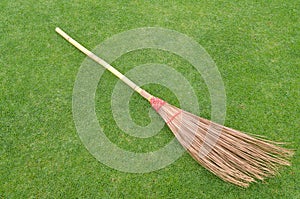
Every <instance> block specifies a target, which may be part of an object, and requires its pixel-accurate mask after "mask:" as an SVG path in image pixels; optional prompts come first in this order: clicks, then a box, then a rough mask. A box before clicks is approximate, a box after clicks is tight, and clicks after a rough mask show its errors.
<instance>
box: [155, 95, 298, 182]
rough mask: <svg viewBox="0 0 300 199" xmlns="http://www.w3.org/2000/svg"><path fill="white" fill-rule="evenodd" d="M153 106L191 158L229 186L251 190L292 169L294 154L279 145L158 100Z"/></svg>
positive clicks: (156, 99)
mask: <svg viewBox="0 0 300 199" xmlns="http://www.w3.org/2000/svg"><path fill="white" fill-rule="evenodd" d="M150 103H151V105H152V107H153V108H154V109H155V110H156V112H157V113H158V114H159V115H160V116H161V117H162V118H163V120H164V121H165V122H166V124H167V125H168V126H169V128H170V129H171V131H172V132H173V133H174V135H175V136H176V138H177V139H178V141H179V142H180V144H181V145H182V146H183V147H184V148H185V149H186V150H187V151H188V152H189V153H190V155H191V156H192V157H193V158H194V159H195V160H196V161H197V162H198V163H199V164H200V165H202V166H203V167H205V168H206V169H208V170H209V171H211V172H212V173H214V174H215V175H217V176H218V177H220V178H221V179H223V180H225V181H227V182H231V183H233V184H236V185H239V186H242V187H248V186H249V184H250V183H251V182H255V181H256V180H263V179H264V178H266V177H269V176H273V175H275V174H276V173H277V172H278V168H279V167H280V166H282V165H290V163H289V161H288V158H289V157H290V156H292V154H293V152H292V151H291V150H288V149H284V148H282V147H280V146H279V145H280V143H277V142H273V141H269V140H265V139H262V138H260V137H258V136H250V135H247V134H245V133H242V132H240V131H237V130H234V129H231V128H228V127H224V126H222V125H220V124H217V123H214V122H211V121H209V120H207V119H204V118H201V117H198V116H196V115H193V114H191V113H188V112H186V111H184V110H181V109H179V108H177V107H175V106H172V105H170V104H168V103H167V102H165V101H163V100H161V99H159V98H156V97H152V98H151V99H150Z"/></svg>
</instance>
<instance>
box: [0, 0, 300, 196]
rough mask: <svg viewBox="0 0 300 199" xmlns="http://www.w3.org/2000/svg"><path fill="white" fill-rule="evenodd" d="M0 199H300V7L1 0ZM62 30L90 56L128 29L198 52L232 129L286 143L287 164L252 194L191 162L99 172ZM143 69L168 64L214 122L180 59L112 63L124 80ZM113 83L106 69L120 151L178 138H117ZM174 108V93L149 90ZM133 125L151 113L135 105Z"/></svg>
mask: <svg viewBox="0 0 300 199" xmlns="http://www.w3.org/2000/svg"><path fill="white" fill-rule="evenodd" d="M0 11H1V12H0V21H1V23H0V55H1V56H0V66H1V70H0V88H1V92H0V110H1V120H0V198H289V199H290V198H300V185H299V184H300V172H299V171H300V166H299V164H300V156H299V149H300V148H299V143H300V136H299V133H300V132H299V129H300V111H299V110H300V108H299V107H300V21H299V18H300V3H299V2H298V1H283V0H273V1H258V2H253V1H250V0H249V1H248V0H247V1H201V2H200V1H199V2H196V1H167V2H161V1H94V0H90V1H78V0H73V1H33V0H27V1H20V0H17V1H9V0H2V1H1V2H0ZM56 26H60V27H61V28H63V29H65V30H66V31H68V32H69V33H70V35H73V36H74V37H76V39H78V40H79V41H80V42H81V43H83V44H85V46H87V47H88V48H90V49H93V48H94V47H95V46H97V45H98V44H99V43H101V42H103V41H104V40H105V39H107V38H109V37H111V36H113V35H115V34H117V33H120V32H123V31H127V30H130V29H134V28H140V27H162V28H167V29H171V30H175V31H178V32H180V33H183V34H186V35H187V36H189V37H190V38H193V39H194V40H195V41H197V42H198V43H199V44H201V45H202V46H203V47H204V48H205V49H206V50H207V52H208V53H209V54H210V56H211V57H212V58H213V60H214V61H215V63H216V65H217V67H218V69H219V71H220V74H221V76H222V79H223V82H224V85H225V89H226V106H227V110H226V121H225V125H226V126H230V127H233V128H236V129H239V130H242V131H246V132H251V133H255V134H259V135H263V136H265V137H267V138H269V139H271V140H276V141H282V142H288V143H289V144H288V145H287V146H286V147H288V148H292V149H294V150H295V155H294V157H293V158H292V166H291V167H286V168H283V169H282V170H281V172H280V174H281V175H279V176H277V177H274V178H270V179H267V180H266V181H264V182H258V183H256V184H253V185H251V186H250V187H249V188H248V189H243V188H239V187H236V186H234V185H231V184H228V183H225V182H223V181H221V180H220V179H219V178H217V177H215V176H214V175H213V174H211V173H209V172H208V171H206V170H205V169H203V168H202V167H201V166H199V165H198V164H197V163H196V162H195V161H194V160H193V159H192V158H191V157H190V156H189V155H188V154H184V155H183V156H182V157H180V158H179V159H178V160H177V161H176V162H174V163H173V164H171V165H169V166H167V167H165V168H163V169H160V170H157V171H153V172H150V173H142V174H133V173H126V172H121V171H118V170H115V169H112V168H110V167H108V166H106V165H104V164H102V163H99V162H98V161H97V160H96V159H95V158H94V157H93V156H92V155H91V154H90V153H89V152H88V151H87V150H86V148H85V146H84V145H83V144H82V142H81V140H80V138H79V136H78V135H77V132H76V128H75V125H74V121H73V116H72V91H73V86H74V82H75V80H76V74H77V72H78V70H79V67H80V64H81V63H82V62H83V60H84V59H85V56H84V55H83V54H81V53H80V52H79V51H77V50H76V49H75V48H74V47H72V46H70V45H69V44H68V43H67V42H65V41H64V40H63V39H62V38H61V37H59V36H58V35H57V34H56V33H55V31H54V29H55V27H56ZM144 63H163V64H167V65H169V66H171V67H173V68H174V69H176V70H177V71H179V72H180V73H182V74H183V75H184V76H185V77H186V78H187V80H189V82H190V84H191V85H192V86H193V88H194V89H195V93H196V95H197V96H198V97H199V104H200V105H201V113H199V114H200V115H201V116H204V117H207V118H209V117H210V110H211V105H210V99H209V92H208V90H207V88H206V86H205V83H204V81H203V79H202V78H201V76H200V75H199V74H198V73H196V72H195V70H193V67H192V66H191V65H189V64H188V63H186V61H185V60H183V59H182V58H180V57H178V56H176V55H174V54H170V53H168V52H163V51H161V50H155V49H144V50H139V51H134V52H130V53H128V54H125V55H124V56H122V57H120V58H119V59H117V60H116V61H115V62H114V66H116V68H118V69H120V71H122V72H126V71H128V70H130V69H132V68H133V67H134V66H137V65H139V64H144ZM116 82H117V80H116V78H115V77H113V75H111V74H109V73H108V72H105V73H104V75H103V78H102V79H101V81H100V82H99V85H98V88H97V95H96V97H95V99H96V103H95V104H96V113H97V118H98V120H99V123H100V124H101V125H102V127H103V129H104V130H105V134H106V135H107V137H108V138H109V139H110V140H111V141H112V142H114V143H115V144H116V145H118V146H119V147H121V148H124V149H126V150H129V151H134V152H137V153H139V152H147V151H153V150H157V149H159V148H161V147H162V146H164V145H165V144H167V143H168V142H169V141H170V140H171V139H173V135H172V133H171V132H170V131H169V130H168V129H167V128H163V129H162V131H161V132H159V133H158V134H157V135H155V136H153V137H151V138H146V139H140V138H136V137H133V136H130V135H128V134H126V132H123V131H121V130H120V129H119V128H118V126H117V125H116V124H115V122H114V118H113V116H112V113H111V99H110V98H111V96H112V90H113V88H114V85H115V84H116ZM145 88H147V89H148V90H149V91H151V92H152V93H155V94H157V95H158V96H160V97H163V98H164V99H167V100H168V101H170V102H172V103H173V104H176V105H178V100H177V99H176V96H175V95H174V94H173V93H172V92H171V91H170V90H168V88H165V87H162V86H159V85H154V84H151V85H145ZM129 108H130V114H131V116H132V119H133V121H135V122H136V123H137V124H139V125H141V126H145V125H147V124H148V123H149V122H151V121H150V119H149V117H148V112H149V105H148V103H147V102H146V101H144V100H142V99H141V98H140V97H139V96H138V95H133V96H132V98H131V100H130V102H129Z"/></svg>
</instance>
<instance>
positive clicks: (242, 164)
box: [55, 28, 293, 187]
mask: <svg viewBox="0 0 300 199" xmlns="http://www.w3.org/2000/svg"><path fill="white" fill-rule="evenodd" d="M55 30H56V32H57V33H59V34H60V35H61V36H62V37H64V38H65V39H66V40H68V41H69V42H70V43H71V44H73V45H74V46H75V47H77V48H78V49H79V50H80V51H82V52H83V53H85V54H86V55H87V56H89V57H90V58H91V59H93V60H94V61H95V62H97V63H99V64H100V65H102V66H103V67H105V68H106V69H108V70H109V71H110V72H112V73H113V74H114V75H116V76H117V77H118V78H119V79H121V80H122V81H123V82H124V83H126V84H127V85H128V86H130V87H131V88H132V89H133V90H135V91H136V92H138V93H139V94H140V95H141V96H143V97H144V98H145V99H147V100H148V101H149V102H150V104H151V106H152V107H153V108H154V109H155V110H156V112H157V113H158V114H159V115H160V116H161V117H162V119H163V120H164V121H165V122H166V124H167V125H168V126H169V128H170V129H171V131H172V132H173V134H174V135H175V137H176V138H177V139H178V141H179V142H180V144H181V145H182V146H183V147H184V148H185V149H186V150H187V151H188V152H189V153H190V155H191V156H192V157H193V158H194V159H195V160H196V161H197V162H198V163H199V164H200V165H202V166H203V167H205V168H206V169H207V170H209V171H211V172H212V173H214V174H215V175H216V176H218V177H220V178H221V179H223V180H224V181H227V182H231V183H233V184H236V185H238V186H242V187H248V186H249V184H250V183H251V182H255V181H256V180H263V179H265V178H266V177H269V176H273V175H275V174H276V173H277V172H278V169H279V167H281V166H283V165H290V163H289V161H288V159H289V158H290V157H291V156H292V155H293V151H292V150H289V149H285V148H282V147H280V144H281V143H277V142H273V141H269V140H265V139H262V138H260V137H258V136H255V135H252V136H250V135H247V134H245V133H243V132H240V131H237V130H234V129H231V128H228V127H225V126H222V125H220V124H217V123H214V122H212V121H209V120H207V119H204V118H201V117H199V116H196V115H193V114H191V113H188V112H186V111H184V110H181V109H179V108H177V107H175V106H172V105H170V104H168V103H167V102H165V101H163V100H161V99H159V98H156V97H154V96H152V95H151V94H149V93H148V92H146V91H145V90H143V89H141V88H140V87H139V86H137V85H136V84H135V83H133V82H132V81H131V80H129V79H128V78H127V77H125V76H124V75H123V74H121V73H120V72H119V71H117V70H116V69H115V68H113V67H112V66H111V65H109V64H108V63H107V62H105V61H104V60H102V59H101V58H99V57H97V56H96V55H95V54H93V53H92V52H90V51H89V50H87V49H86V48H85V47H83V46H82V45H80V44H79V43H78V42H76V41H75V40H74V39H72V38H71V37H70V36H68V35H67V34H66V33H65V32H63V31H62V30H61V29H60V28H56V29H55Z"/></svg>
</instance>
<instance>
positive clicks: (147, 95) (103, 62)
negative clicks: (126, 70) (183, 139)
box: [55, 27, 153, 101]
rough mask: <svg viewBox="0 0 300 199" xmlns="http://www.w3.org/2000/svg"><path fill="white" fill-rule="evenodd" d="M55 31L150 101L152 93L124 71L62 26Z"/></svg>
mask: <svg viewBox="0 0 300 199" xmlns="http://www.w3.org/2000/svg"><path fill="white" fill-rule="evenodd" d="M55 31H56V32H57V33H58V34H60V35H61V36H62V37H63V38H65V39H66V40H67V41H68V42H70V43H71V44H72V45H73V46H75V47H76V48H77V49H79V50H80V51H81V52H83V53H84V54H86V55H87V56H88V57H89V58H91V59H92V60H94V61H95V62H97V63H98V64H100V65H101V66H103V67H104V68H106V69H107V70H109V71H110V72H111V73H113V74H114V75H115V76H117V77H118V78H119V79H120V80H122V81H123V82H124V83H125V84H127V85H128V86H129V87H131V88H132V89H133V90H134V91H136V92H138V93H139V94H140V95H142V96H143V97H144V98H146V99H147V100H149V101H150V99H151V98H152V97H153V96H152V95H151V94H149V93H148V92H147V91H145V90H143V89H141V88H140V87H139V86H137V85H136V84H135V83H134V82H132V81H131V80H130V79H128V78H127V77H126V76H124V75H123V74H122V73H120V72H119V71H118V70H117V69H115V68H114V67H112V66H111V65H110V64H109V63H107V62H106V61H104V60H103V59H101V58H100V57H98V56H97V55H95V54H94V53H92V52H91V51H89V50H88V49H86V48H85V47H84V46H82V45H81V44H80V43H78V42H77V41H75V40H74V39H73V38H71V37H70V36H69V35H68V34H67V33H65V32H64V31H63V30H62V29H60V28H58V27H57V28H55Z"/></svg>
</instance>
